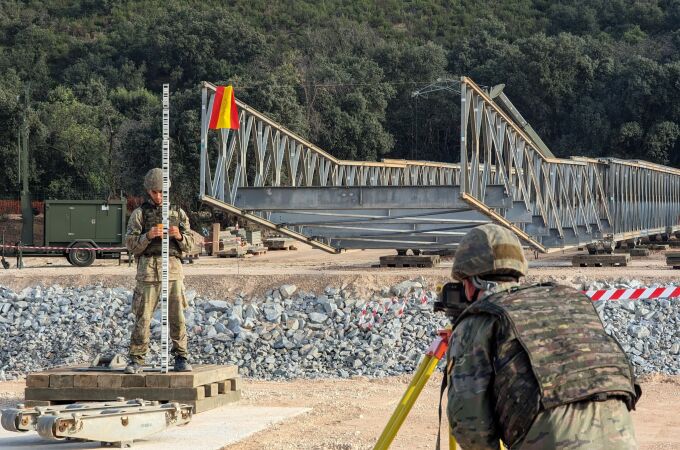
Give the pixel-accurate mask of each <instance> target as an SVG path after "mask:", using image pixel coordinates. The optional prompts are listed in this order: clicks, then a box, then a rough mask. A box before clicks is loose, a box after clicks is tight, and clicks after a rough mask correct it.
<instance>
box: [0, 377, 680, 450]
mask: <svg viewBox="0 0 680 450" xmlns="http://www.w3.org/2000/svg"><path fill="white" fill-rule="evenodd" d="M409 381H410V377H407V376H401V377H387V378H381V379H367V378H355V379H351V380H296V381H288V382H268V381H252V380H246V381H245V383H244V386H243V400H241V402H240V404H243V405H252V406H258V405H261V406H303V407H309V408H312V410H311V411H310V412H309V413H307V414H304V415H302V416H298V417H295V418H293V419H290V420H288V421H285V422H282V423H280V424H278V425H276V426H274V427H272V428H269V429H267V430H266V431H262V432H260V433H257V434H255V435H254V436H252V437H250V438H248V439H246V440H244V441H242V442H240V443H238V444H234V445H230V446H227V447H225V449H226V450H261V449H265V448H271V449H281V450H287V449H324V450H354V449H368V448H372V446H373V444H375V441H376V440H377V438H378V436H380V433H381V432H382V429H383V427H384V426H385V424H386V423H387V420H388V419H389V417H390V415H391V414H392V411H393V410H394V407H395V406H396V404H397V402H398V401H399V399H400V398H401V395H402V394H403V393H404V391H405V390H406V387H407V385H408V383H409ZM440 382H441V377H440V376H439V375H435V376H433V377H432V379H431V380H430V381H429V383H428V384H427V386H426V387H425V389H424V390H423V392H422V393H421V395H420V397H419V398H418V401H417V402H416V404H415V405H414V407H413V409H412V410H411V413H410V414H409V416H408V418H407V419H406V421H405V422H404V425H403V426H402V428H401V430H400V432H399V434H398V435H397V437H396V439H395V441H394V443H393V445H392V447H391V448H394V449H430V448H433V447H434V443H435V439H436V436H437V405H438V401H439V384H440ZM23 388H24V383H23V382H4V383H0V408H1V407H7V406H12V405H13V404H15V403H16V402H19V401H21V399H22V394H23ZM642 390H643V396H642V399H641V400H640V403H638V407H637V410H636V411H634V412H633V421H634V423H635V432H636V434H637V438H638V442H639V443H640V449H641V450H671V449H680V433H678V431H680V415H678V414H677V411H678V407H677V405H678V404H680V377H662V376H654V377H651V378H647V379H646V380H644V381H643V382H642ZM445 426H446V422H445V419H444V421H443V427H445ZM444 430H445V428H444ZM444 432H446V431H444Z"/></svg>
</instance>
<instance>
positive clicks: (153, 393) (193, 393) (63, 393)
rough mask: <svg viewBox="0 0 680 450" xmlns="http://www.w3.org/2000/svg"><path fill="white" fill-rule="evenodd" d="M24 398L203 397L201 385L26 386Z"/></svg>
mask: <svg viewBox="0 0 680 450" xmlns="http://www.w3.org/2000/svg"><path fill="white" fill-rule="evenodd" d="M24 394H25V398H26V400H49V401H74V402H75V401H106V400H115V399H116V398H118V397H124V398H126V399H132V398H143V399H144V400H159V401H169V400H200V399H202V398H205V389H204V388H203V386H199V387H195V388H177V389H168V388H150V387H136V388H118V389H102V388H92V389H84V388H62V389H51V388H26V390H25V391H24Z"/></svg>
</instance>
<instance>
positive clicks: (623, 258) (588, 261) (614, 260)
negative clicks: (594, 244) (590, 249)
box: [571, 253, 630, 267]
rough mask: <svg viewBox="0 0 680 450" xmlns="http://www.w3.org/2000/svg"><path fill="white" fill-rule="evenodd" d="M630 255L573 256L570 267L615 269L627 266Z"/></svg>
mask: <svg viewBox="0 0 680 450" xmlns="http://www.w3.org/2000/svg"><path fill="white" fill-rule="evenodd" d="M629 262H630V255H628V254H626V253H624V254H615V255H574V257H573V258H572V260H571V265H572V266H574V267H617V266H621V267H622V266H627V265H628V263H629Z"/></svg>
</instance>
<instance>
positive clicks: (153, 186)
mask: <svg viewBox="0 0 680 450" xmlns="http://www.w3.org/2000/svg"><path fill="white" fill-rule="evenodd" d="M168 186H169V184H168ZM144 189H145V190H147V191H162V190H163V170H162V169H159V168H158V167H156V168H154V169H151V170H149V171H148V172H147V173H146V175H144Z"/></svg>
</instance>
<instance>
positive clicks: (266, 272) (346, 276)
mask: <svg viewBox="0 0 680 450" xmlns="http://www.w3.org/2000/svg"><path fill="white" fill-rule="evenodd" d="M298 247H299V249H298V250H293V251H269V252H268V253H266V254H264V255H260V256H251V257H248V258H217V257H208V256H203V257H201V258H199V259H197V260H195V263H194V264H186V265H185V266H184V273H185V276H186V278H185V285H186V286H187V288H188V289H195V290H196V291H197V292H198V293H199V294H201V295H204V296H212V297H221V298H224V297H225V296H227V297H228V296H229V295H230V294H234V293H236V292H240V291H243V292H246V293H262V292H264V291H265V290H266V289H269V288H272V287H278V286H280V285H281V284H285V283H293V284H295V285H297V286H298V288H300V289H304V290H314V291H319V290H320V289H323V288H324V287H326V286H329V285H333V286H341V285H343V284H347V285H355V286H375V285H377V286H386V285H389V284H392V283H395V282H399V281H402V280H405V279H413V278H416V277H418V276H423V277H425V278H426V279H427V280H428V281H429V282H430V283H432V284H435V283H440V282H442V281H448V280H449V279H450V273H451V265H452V261H451V259H444V260H443V261H442V262H441V263H440V264H439V265H438V266H437V267H434V268H378V267H373V266H375V265H377V264H378V262H379V258H380V256H382V255H388V254H394V252H393V251H390V250H349V251H346V252H343V253H340V254H336V255H330V254H328V253H325V252H323V251H321V250H316V249H313V248H311V247H309V246H307V245H305V244H298ZM575 253H576V252H574V251H567V252H564V253H563V252H558V253H554V254H549V255H540V256H539V258H538V259H534V255H533V254H529V253H527V259H529V267H530V274H529V277H528V278H527V280H528V281H529V282H533V281H540V280H548V279H552V280H555V281H557V282H563V283H571V282H573V281H578V280H581V279H588V280H605V279H606V280H618V279H621V278H623V279H636V280H640V281H641V282H643V283H662V282H669V281H677V279H678V277H679V275H680V272H678V271H677V270H672V269H671V268H670V267H669V266H666V264H665V257H664V253H663V252H654V253H652V255H651V256H650V257H648V258H643V259H635V258H634V259H633V260H632V261H631V264H630V265H629V266H627V267H571V263H570V261H571V257H572V256H573V255H574V254H575ZM249 256H250V255H249ZM8 262H10V264H11V268H10V269H9V270H2V271H0V285H4V286H7V287H10V288H12V289H14V290H18V289H23V288H24V287H26V286H34V285H36V284H42V285H50V284H54V283H59V284H61V285H64V286H74V285H85V284H95V283H101V284H103V285H106V286H127V287H132V286H133V285H134V274H135V267H134V265H133V266H132V267H128V265H127V263H123V264H122V265H119V264H118V260H96V261H95V262H94V264H93V265H92V266H90V267H73V266H71V265H70V264H69V263H68V262H67V261H66V259H65V258H63V257H53V258H24V266H25V268H24V269H22V270H18V269H16V261H15V259H14V258H12V259H9V260H8Z"/></svg>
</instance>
